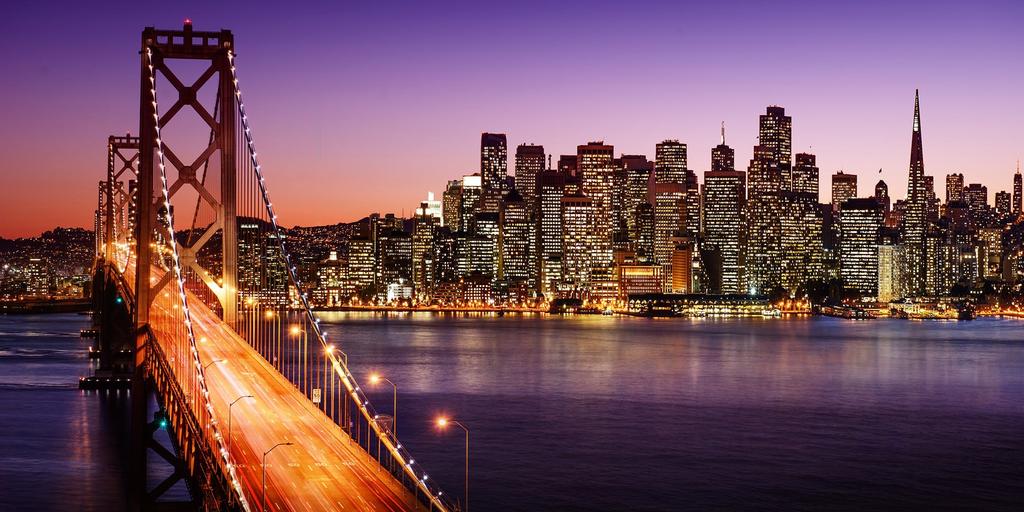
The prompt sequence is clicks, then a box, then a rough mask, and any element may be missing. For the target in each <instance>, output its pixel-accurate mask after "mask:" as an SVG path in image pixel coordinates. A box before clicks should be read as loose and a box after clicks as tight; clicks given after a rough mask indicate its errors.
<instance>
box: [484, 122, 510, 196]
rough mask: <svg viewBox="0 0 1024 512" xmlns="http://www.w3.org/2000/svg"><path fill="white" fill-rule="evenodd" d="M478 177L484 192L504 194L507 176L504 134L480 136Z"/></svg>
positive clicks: (506, 144) (506, 153)
mask: <svg viewBox="0 0 1024 512" xmlns="http://www.w3.org/2000/svg"><path fill="white" fill-rule="evenodd" d="M480 176H481V177H482V178H483V180H482V185H483V190H484V191H485V192H497V195H498V196H499V197H500V196H501V193H502V192H504V188H505V179H506V177H507V176H508V143H507V142H506V141H505V134H504V133H484V134H481V135H480Z"/></svg>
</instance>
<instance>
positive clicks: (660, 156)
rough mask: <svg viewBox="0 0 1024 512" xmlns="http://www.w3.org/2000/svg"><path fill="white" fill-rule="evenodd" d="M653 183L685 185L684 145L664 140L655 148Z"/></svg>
mask: <svg viewBox="0 0 1024 512" xmlns="http://www.w3.org/2000/svg"><path fill="white" fill-rule="evenodd" d="M654 182H655V183H682V184H685V183H686V144H683V143H681V142H679V141H678V140H665V141H662V142H660V143H658V144H657V145H656V146H655V150H654Z"/></svg>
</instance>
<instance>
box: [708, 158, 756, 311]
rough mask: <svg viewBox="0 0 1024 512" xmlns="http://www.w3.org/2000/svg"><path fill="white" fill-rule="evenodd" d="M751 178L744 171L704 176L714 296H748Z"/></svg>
mask: <svg viewBox="0 0 1024 512" xmlns="http://www.w3.org/2000/svg"><path fill="white" fill-rule="evenodd" d="M746 188H747V175H746V173H745V172H743V171H734V170H720V171H708V172H705V173H704V201H703V205H704V213H703V215H702V216H701V217H702V219H703V230H702V231H703V233H704V240H703V243H702V244H701V250H702V251H703V252H704V253H706V254H708V255H709V257H707V258H705V263H706V264H705V267H706V272H707V275H708V281H709V287H708V288H709V291H710V292H711V293H746V292H747V287H746V282H745V275H744V274H745V272H744V271H745V266H746V261H745V254H744V250H745V248H746V245H747V243H746V223H745V216H744V213H745V211H746V203H747V199H746V196H747V191H746Z"/></svg>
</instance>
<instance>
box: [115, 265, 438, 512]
mask: <svg viewBox="0 0 1024 512" xmlns="http://www.w3.org/2000/svg"><path fill="white" fill-rule="evenodd" d="M129 273H130V272H129ZM159 275H160V274H159V270H158V269H154V276H159ZM174 286H175V285H174V284H173V283H170V284H168V287H170V288H171V289H172V290H173V287H174ZM177 300H178V299H177V294H176V293H173V292H172V293H160V294H159V295H158V297H157V298H156V300H155V301H154V304H153V309H152V310H151V316H152V315H155V314H166V315H169V316H170V317H172V318H173V317H174V316H175V315H174V314H173V313H172V309H173V308H174V303H175V302H177ZM189 310H190V312H191V314H192V324H193V329H194V331H195V337H196V339H197V340H205V341H202V342H199V341H197V343H196V344H197V346H198V348H199V354H200V360H201V361H203V362H204V364H205V363H208V362H212V361H217V360H223V361H224V362H221V363H216V364H212V365H210V366H209V368H207V370H206V381H207V385H208V389H209V391H210V396H211V400H212V404H213V408H214V414H215V417H216V419H217V423H218V425H219V428H220V432H221V434H222V435H223V436H225V438H227V436H228V432H227V430H228V405H229V404H230V403H231V402H232V401H234V400H235V399H236V398H238V397H240V396H243V395H253V396H254V397H255V398H253V399H243V400H240V401H239V402H238V403H236V404H235V406H234V407H232V408H231V423H232V427H231V437H232V439H231V444H230V452H231V455H232V458H233V460H234V462H235V464H236V466H237V472H238V475H239V479H240V481H241V484H242V487H243V489H244V492H245V495H246V498H247V500H248V501H249V503H250V506H251V509H252V510H264V509H263V507H262V503H261V502H262V484H261V476H262V473H261V464H262V462H261V461H262V457H263V452H265V451H266V450H268V449H270V448H271V447H272V446H274V445H275V444H277V443H282V442H292V443H295V444H294V445H292V446H281V447H278V448H277V449H275V450H274V451H273V452H272V453H271V454H270V455H268V456H267V466H266V482H267V484H266V485H267V491H266V497H267V508H266V509H265V510H273V511H278V510H282V511H283V510H297V511H299V510H305V511H318V510H359V511H399V510H426V507H424V506H423V505H422V504H420V503H419V502H418V501H417V500H416V498H415V497H414V496H413V494H412V493H411V492H410V491H409V490H408V489H406V488H405V487H404V486H403V485H402V484H401V483H400V482H398V481H397V480H396V479H395V478H394V477H393V476H392V475H391V474H390V473H388V472H387V471H386V470H385V469H383V468H381V467H380V466H379V465H378V463H377V461H376V460H375V459H374V458H373V457H371V456H370V455H369V454H367V453H366V452H365V451H363V450H362V448H360V447H359V446H358V445H357V444H356V442H355V441H354V440H353V439H352V438H351V437H349V436H348V435H347V434H345V432H344V431H342V430H341V428H340V427H338V426H337V425H336V424H335V423H334V422H333V421H331V420H330V419H329V418H328V417H327V416H326V415H324V414H323V413H322V412H321V411H320V410H319V409H317V408H316V406H314V405H313V403H312V402H310V401H309V399H307V398H306V396H305V395H303V394H302V393H301V392H300V391H299V390H298V389H296V388H295V387H294V385H292V383H291V382H289V381H288V380H287V379H285V378H284V376H283V375H281V374H280V373H278V371H277V370H276V369H274V368H273V366H271V365H270V363H268V362H267V361H266V360H265V359H263V357H262V356H260V355H259V354H258V353H257V352H256V351H255V350H253V349H252V348H251V347H250V346H249V345H248V344H247V343H246V342H245V340H243V339H242V338H241V337H240V336H238V335H237V334H236V333H235V332H234V331H233V330H232V329H230V328H228V327H227V326H226V325H225V324H224V323H223V322H222V321H221V320H220V318H219V317H218V316H217V315H216V314H215V313H214V312H212V311H210V310H209V309H208V308H207V307H205V306H204V305H203V304H202V303H201V302H200V301H199V300H197V299H195V298H194V297H191V296H190V300H189ZM167 345H172V344H167ZM165 350H167V348H166V347H165ZM185 356H186V355H185V354H177V355H176V357H185ZM167 357H169V358H170V357H172V354H171V352H167Z"/></svg>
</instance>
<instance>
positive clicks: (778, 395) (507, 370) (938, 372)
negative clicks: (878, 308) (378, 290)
mask: <svg viewBox="0 0 1024 512" xmlns="http://www.w3.org/2000/svg"><path fill="white" fill-rule="evenodd" d="M323 318H324V325H326V327H327V330H328V331H329V332H331V335H332V337H333V341H335V342H336V343H339V345H340V346H341V347H342V348H344V349H345V350H346V351H347V352H348V354H349V357H350V358H351V361H352V364H353V370H354V371H355V372H356V373H357V375H363V376H365V375H366V374H368V373H369V372H370V371H372V370H376V371H380V372H381V373H383V374H384V375H385V376H387V377H389V378H390V379H391V380H393V381H395V382H396V383H397V384H398V386H399V392H400V393H399V411H398V418H399V420H398V421H399V425H398V429H399V430H398V431H399V434H400V437H401V438H402V440H403V443H404V444H406V445H408V446H410V447H411V450H412V452H413V454H415V456H416V458H417V463H418V464H422V465H423V466H425V467H426V468H427V470H428V471H429V472H430V478H431V479H433V480H436V481H438V482H440V483H441V485H442V486H443V488H444V489H445V490H446V494H449V495H452V496H456V495H458V496H461V495H462V492H463V447H464V445H463V437H462V433H461V431H449V432H445V433H441V432H439V431H437V429H435V428H433V427H432V426H431V420H432V418H434V417H436V415H437V414H441V413H447V414H449V415H451V417H454V418H457V419H459V420H461V421H463V422H464V423H465V424H466V425H467V426H468V427H469V428H470V429H471V431H472V437H471V457H472V460H471V461H470V464H471V468H470V471H471V481H470V505H471V507H472V510H475V511H477V512H479V511H485V510H541V511H564V510H600V511H618V510H665V511H668V510H822V509H827V510H1024V336H1022V328H1024V322H1020V321H1010V320H989V319H983V320H977V321H975V322H961V323H956V322H908V321H896V320H893V321H890V320H876V321H869V322H854V321H845V320H839V319H830V318H815V319H798V320H723V321H716V320H695V321H687V320H680V319H673V320H647V319H634V318H612V317H599V316H598V317H576V318H550V317H543V318H542V317H529V316H528V317H519V316H506V317H504V318H495V317H488V316H433V315H428V314H414V315H408V314H404V315H390V316H381V315H370V314H354V313H353V314H346V313H330V314H324V315H323ZM87 325H88V317H85V316H80V315H46V316H0V436H2V437H0V510H3V511H7V510H120V509H121V508H122V505H123V498H122V496H123V492H124V487H123V485H124V484H123V482H124V475H123V467H122V465H121V461H120V459H121V457H122V455H123V449H124V444H125V443H124V440H125V439H127V432H126V425H125V417H126V414H127V407H126V405H127V400H126V397H125V396H124V395H123V394H117V393H112V394H97V393H83V392H80V391H79V390H78V389H77V387H76V383H77V379H78V377H79V376H80V375H85V374H86V373H87V372H88V361H87V360H86V358H85V354H84V352H83V351H82V348H83V347H84V342H83V341H81V340H79V338H78V330H79V329H81V328H83V327H86V326H87ZM362 380H363V382H364V384H365V381H366V379H365V378H363V379H362ZM390 393H391V392H390V388H387V389H385V388H380V389H379V390H374V391H372V392H371V396H372V397H373V400H374V402H375V404H376V405H377V408H378V409H379V410H381V411H387V410H389V409H390V403H391V394H390Z"/></svg>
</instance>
